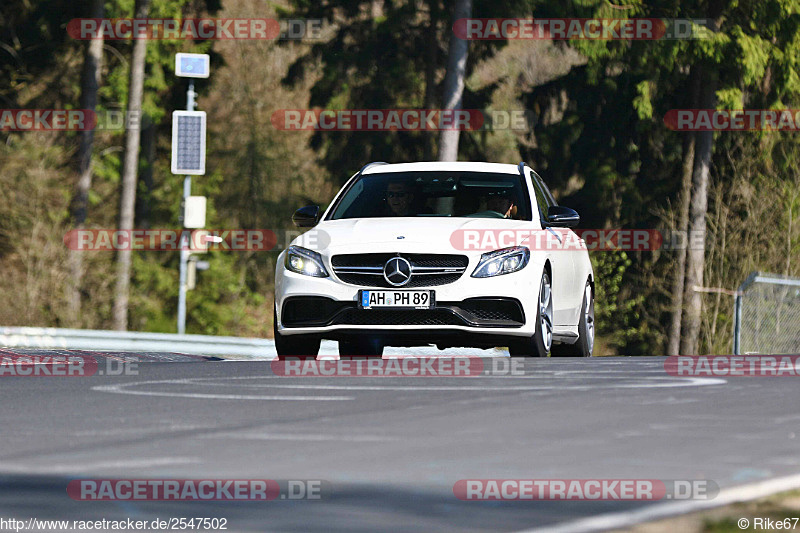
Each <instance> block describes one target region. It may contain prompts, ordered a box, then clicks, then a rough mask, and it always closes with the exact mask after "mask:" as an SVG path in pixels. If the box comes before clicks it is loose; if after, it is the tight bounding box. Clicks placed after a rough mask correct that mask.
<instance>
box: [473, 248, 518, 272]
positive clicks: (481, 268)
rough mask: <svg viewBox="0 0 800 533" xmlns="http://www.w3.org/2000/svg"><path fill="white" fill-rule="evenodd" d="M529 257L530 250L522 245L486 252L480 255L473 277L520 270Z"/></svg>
mask: <svg viewBox="0 0 800 533" xmlns="http://www.w3.org/2000/svg"><path fill="white" fill-rule="evenodd" d="M530 258H531V251H530V250H528V249H527V248H526V247H524V246H514V247H513V248H503V249H502V250H495V251H494V252H488V253H485V254H483V255H482V256H481V260H480V262H479V263H478V266H476V267H475V272H473V273H472V277H473V278H490V277H492V276H501V275H503V274H510V273H512V272H516V271H517V270H522V269H523V268H525V265H527V264H528V260H529V259H530Z"/></svg>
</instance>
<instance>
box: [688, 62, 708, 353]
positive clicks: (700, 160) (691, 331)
mask: <svg viewBox="0 0 800 533" xmlns="http://www.w3.org/2000/svg"><path fill="white" fill-rule="evenodd" d="M699 69H700V72H699V74H700V77H701V79H702V80H703V96H702V99H701V107H702V108H703V109H713V108H714V106H715V100H716V98H715V92H716V86H717V83H716V75H715V74H716V73H715V72H713V71H711V70H710V69H709V67H699ZM696 136H697V141H696V142H697V148H696V155H695V161H694V173H693V175H692V201H691V205H690V208H689V244H690V245H689V250H688V251H687V255H686V281H685V287H684V295H683V300H684V302H685V306H684V316H683V328H682V329H683V332H682V338H681V350H680V353H681V354H683V355H697V353H698V349H699V338H700V318H701V312H702V306H703V300H702V295H701V293H699V292H697V291H695V290H694V288H695V287H698V286H702V285H703V267H704V265H705V243H706V213H707V212H708V182H709V173H710V169H711V155H712V153H713V151H714V132H712V131H700V132H697V133H696ZM695 236H696V237H695Z"/></svg>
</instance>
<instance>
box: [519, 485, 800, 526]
mask: <svg viewBox="0 0 800 533" xmlns="http://www.w3.org/2000/svg"><path fill="white" fill-rule="evenodd" d="M797 488H800V474H794V475H791V476H785V477H779V478H774V479H767V480H764V481H759V482H756V483H749V484H747V485H740V486H738V487H731V488H727V489H722V490H720V493H719V495H718V496H717V497H716V498H714V499H713V500H690V501H685V502H675V501H673V502H669V503H663V504H657V505H648V506H647V507H644V508H642V509H638V510H635V511H623V512H619V513H606V514H600V515H596V516H590V517H588V518H580V519H578V520H570V521H567V522H562V523H559V524H554V525H552V526H545V527H539V528H533V529H526V530H524V531H520V532H518V533H589V532H592V531H605V530H609V529H622V528H628V527H632V526H634V525H637V524H641V523H644V522H652V521H653V520H659V519H662V518H668V517H671V516H677V515H682V514H687V513H694V512H698V511H703V510H706V509H712V508H715V507H722V506H725V505H730V504H732V503H737V502H746V501H752V500H757V499H759V498H764V497H766V496H770V495H772V494H776V493H778V492H785V491H788V490H794V489H797Z"/></svg>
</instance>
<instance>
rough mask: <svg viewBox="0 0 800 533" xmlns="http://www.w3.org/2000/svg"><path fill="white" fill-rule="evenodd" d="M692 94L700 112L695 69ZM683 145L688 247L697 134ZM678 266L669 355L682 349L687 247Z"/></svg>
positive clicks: (682, 227)
mask: <svg viewBox="0 0 800 533" xmlns="http://www.w3.org/2000/svg"><path fill="white" fill-rule="evenodd" d="M690 78H691V80H690V84H691V94H690V99H689V106H688V107H689V108H690V109H693V108H697V107H698V106H699V100H700V76H698V75H697V72H696V69H692V72H691V74H690ZM684 135H686V137H684V143H683V166H682V169H681V191H680V197H679V199H678V210H679V214H678V225H677V226H678V227H677V228H676V229H677V231H678V232H679V234H680V235H682V236H683V237H684V239H685V244H686V245H687V246H688V244H689V239H688V235H687V231H688V229H689V202H690V201H691V192H692V170H693V169H694V150H695V143H696V138H695V134H694V132H687V133H684ZM676 253H677V257H676V259H677V264H676V265H675V277H674V278H673V280H672V305H671V308H672V317H671V318H672V320H671V323H670V329H669V340H668V342H667V355H679V352H680V345H681V319H682V317H683V291H684V286H683V283H684V280H685V279H686V246H683V247H681V248H679V249H678V250H677V252H676Z"/></svg>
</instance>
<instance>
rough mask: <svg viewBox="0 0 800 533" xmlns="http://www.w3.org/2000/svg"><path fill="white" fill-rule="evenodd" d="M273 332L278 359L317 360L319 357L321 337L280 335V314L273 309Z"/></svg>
mask: <svg viewBox="0 0 800 533" xmlns="http://www.w3.org/2000/svg"><path fill="white" fill-rule="evenodd" d="M272 332H273V333H274V334H275V351H276V352H278V359H279V360H284V359H286V358H287V357H297V358H299V359H316V358H317V355H319V345H320V339H319V337H314V336H311V335H281V334H280V333H278V313H277V311H275V310H274V309H273V316H272Z"/></svg>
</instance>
